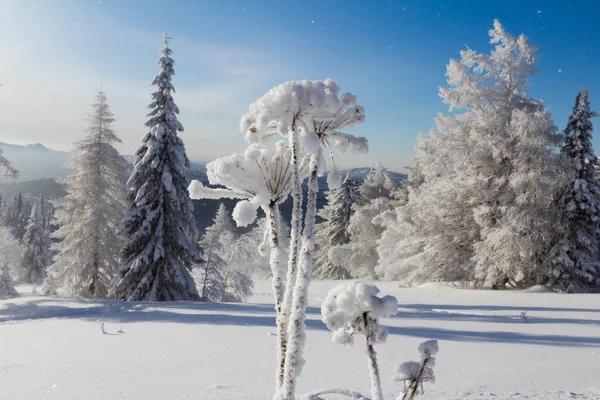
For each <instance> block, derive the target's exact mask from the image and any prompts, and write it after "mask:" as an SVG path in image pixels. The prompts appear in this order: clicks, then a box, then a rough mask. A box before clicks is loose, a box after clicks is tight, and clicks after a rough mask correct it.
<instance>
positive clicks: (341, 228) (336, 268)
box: [315, 177, 360, 279]
mask: <svg viewBox="0 0 600 400" xmlns="http://www.w3.org/2000/svg"><path fill="white" fill-rule="evenodd" d="M358 188H359V184H358V182H356V181H355V180H353V179H350V178H349V177H346V179H345V180H344V181H343V182H342V184H341V186H340V188H339V189H337V190H332V191H330V192H329V193H328V195H327V204H326V205H325V206H324V207H323V208H322V209H321V211H320V212H319V215H320V216H321V217H322V218H324V219H325V221H324V222H322V223H321V224H320V226H319V228H321V229H320V230H317V246H318V248H317V250H316V251H315V275H316V276H317V277H319V278H320V279H348V278H350V272H349V271H348V270H347V268H346V267H347V266H345V265H342V264H333V263H331V261H330V260H329V255H328V252H329V250H330V249H331V248H332V247H333V246H341V245H343V244H346V243H348V242H349V241H350V234H349V233H348V232H347V229H348V224H349V223H350V217H351V216H352V214H353V212H354V205H355V204H357V203H358V202H359V201H360V194H359V191H358Z"/></svg>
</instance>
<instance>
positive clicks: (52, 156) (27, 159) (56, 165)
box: [0, 142, 73, 182]
mask: <svg viewBox="0 0 600 400" xmlns="http://www.w3.org/2000/svg"><path fill="white" fill-rule="evenodd" d="M0 148H2V152H3V155H4V157H6V158H7V159H8V160H9V161H10V162H11V164H12V166H13V167H15V168H16V169H17V170H18V171H19V177H18V178H17V179H16V180H17V181H21V182H23V181H33V180H38V179H45V178H56V177H63V176H67V175H69V174H71V173H72V172H73V170H72V169H70V168H68V167H67V166H66V163H67V160H68V159H69V153H68V152H66V151H60V150H53V149H49V148H47V147H46V146H44V145H43V144H40V143H35V144H28V145H17V144H10V143H3V142H0ZM0 181H5V180H2V179H0Z"/></svg>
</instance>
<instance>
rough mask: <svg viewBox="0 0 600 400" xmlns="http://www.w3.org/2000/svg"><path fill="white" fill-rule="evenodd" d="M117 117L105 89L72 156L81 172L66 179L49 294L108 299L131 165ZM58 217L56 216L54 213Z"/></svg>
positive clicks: (49, 224)
mask: <svg viewBox="0 0 600 400" xmlns="http://www.w3.org/2000/svg"><path fill="white" fill-rule="evenodd" d="M113 121H114V119H113V114H112V112H111V111H110V107H109V105H108V102H107V99H106V95H105V93H104V92H103V91H102V90H100V91H98V93H97V94H96V101H95V103H94V104H93V105H92V111H91V112H90V114H89V116H88V124H89V125H88V127H87V129H86V130H85V131H84V136H83V138H81V139H80V140H79V141H78V142H77V143H76V144H75V147H74V149H73V151H72V152H71V155H70V161H69V162H70V166H71V167H72V168H73V169H74V170H75V171H77V172H76V173H75V174H73V175H71V176H69V177H67V178H65V179H64V184H65V188H66V191H67V193H68V194H67V196H66V197H64V198H62V199H60V200H59V201H58V203H57V206H58V210H57V212H56V221H50V222H48V219H46V226H47V228H48V230H51V229H56V225H58V226H59V227H58V229H56V231H55V232H54V233H53V235H52V238H53V240H54V246H53V249H54V250H55V251H56V253H57V254H55V257H54V258H55V262H54V264H53V265H52V266H51V268H50V269H49V278H48V281H47V282H46V285H45V288H44V291H47V292H49V293H56V294H59V295H63V296H76V297H80V296H81V297H107V296H108V293H109V289H110V286H111V284H112V281H113V279H114V277H115V273H116V268H117V266H118V258H117V255H118V253H119V250H120V249H121V247H122V245H123V242H122V240H121V238H120V237H118V236H117V234H116V230H117V227H118V225H119V222H120V221H121V218H122V217H123V214H124V213H125V209H126V205H125V204H126V192H125V181H126V179H127V163H126V161H125V159H124V158H123V157H122V156H121V155H119V152H118V151H117V150H116V149H115V147H114V144H115V143H120V142H121V139H119V137H118V136H117V135H116V134H115V132H114V130H113V129H112V124H113ZM52 213H54V212H52Z"/></svg>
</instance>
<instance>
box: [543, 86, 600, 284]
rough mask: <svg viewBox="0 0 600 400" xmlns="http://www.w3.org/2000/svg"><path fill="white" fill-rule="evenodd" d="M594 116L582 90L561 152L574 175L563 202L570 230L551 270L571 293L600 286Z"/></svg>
mask: <svg viewBox="0 0 600 400" xmlns="http://www.w3.org/2000/svg"><path fill="white" fill-rule="evenodd" d="M595 116H597V114H596V113H595V112H593V111H592V110H591V109H590V102H589V94H588V91H587V90H582V91H580V92H579V93H578V94H577V97H576V99H575V106H574V107H573V113H572V114H571V116H570V117H569V122H568V123H567V127H566V129H565V131H564V146H563V148H562V153H563V155H564V157H565V159H566V160H567V162H568V164H569V166H570V167H571V168H572V169H573V170H574V174H573V175H572V176H573V179H572V180H571V182H569V185H568V186H567V192H566V193H565V196H564V202H563V204H564V207H565V211H564V212H565V217H566V219H567V229H566V230H565V232H564V236H563V238H562V240H561V243H560V250H561V251H560V253H559V254H558V257H557V258H556V260H555V263H556V264H555V267H554V269H553V271H552V274H553V278H554V280H555V281H556V283H557V284H558V285H559V287H561V288H562V289H563V290H569V291H585V290H587V289H588V288H589V287H593V286H597V285H599V284H600V262H599V260H598V241H599V240H600V186H599V184H598V177H597V175H596V171H595V168H596V165H597V161H598V159H597V158H596V156H595V154H594V149H593V147H592V122H591V121H590V119H591V118H592V117H595Z"/></svg>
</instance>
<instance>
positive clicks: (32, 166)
mask: <svg viewBox="0 0 600 400" xmlns="http://www.w3.org/2000/svg"><path fill="white" fill-rule="evenodd" d="M0 147H1V148H2V149H3V152H4V156H5V157H6V158H7V159H8V160H9V161H10V162H11V163H12V164H13V166H14V167H15V168H17V169H18V170H19V172H20V177H19V179H18V180H2V179H0V194H2V196H3V197H4V199H6V200H9V199H12V197H13V196H14V195H15V194H16V193H17V192H19V191H20V192H22V194H23V195H24V196H25V197H26V198H27V199H29V200H35V199H37V198H39V195H40V193H43V195H44V197H45V198H46V199H48V200H50V201H53V200H56V199H59V198H61V197H63V196H65V195H66V192H65V189H64V187H63V186H62V185H61V184H60V183H57V182H56V180H55V178H60V177H64V176H67V175H70V174H72V173H73V170H71V169H69V168H67V167H66V166H65V164H66V162H67V160H68V157H69V153H67V152H65V151H59V150H52V149H49V148H47V147H45V146H44V145H42V144H39V143H36V144H30V145H26V146H20V145H13V144H7V143H2V142H0ZM123 158H125V160H127V162H129V163H130V164H131V163H133V158H134V156H132V155H125V156H123ZM370 171H371V168H365V167H363V168H352V169H349V170H345V171H341V172H342V176H346V174H348V176H349V177H350V178H352V179H354V180H357V181H360V182H362V180H363V179H364V178H365V177H366V176H367V175H368V174H369V172H370ZM388 174H389V175H390V177H391V178H392V179H393V180H394V181H395V182H396V183H397V184H400V182H401V181H402V180H403V179H405V178H406V175H405V174H401V173H398V172H393V171H388ZM187 177H188V179H190V180H191V179H197V180H199V181H201V182H202V183H204V184H205V185H206V184H208V177H207V176H206V164H203V163H194V162H192V163H191V166H190V168H189V169H188V171H187ZM319 188H320V190H319V194H318V196H317V207H318V208H321V207H322V206H323V205H324V204H325V203H326V201H327V196H326V191H327V176H326V175H325V176H322V177H320V178H319ZM304 191H306V184H304ZM220 203H224V204H225V207H227V209H228V210H229V211H231V210H232V209H233V207H234V205H235V203H236V200H231V199H223V200H194V215H195V217H196V222H197V225H198V229H199V231H200V232H204V229H205V228H206V227H207V226H208V225H210V224H211V223H212V219H213V217H214V214H215V212H216V211H217V208H218V206H219V204H220ZM291 209H292V203H291V200H290V199H288V201H286V202H285V203H284V204H282V206H281V213H282V215H284V216H289V215H290V214H291Z"/></svg>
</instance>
